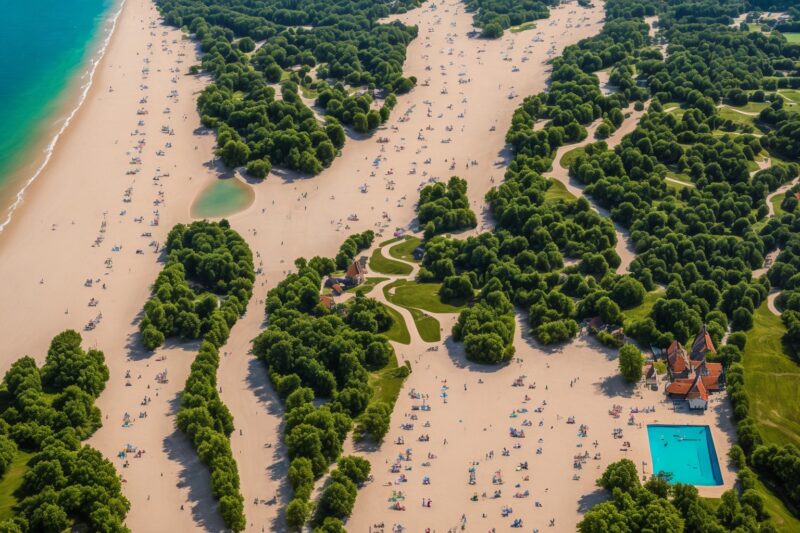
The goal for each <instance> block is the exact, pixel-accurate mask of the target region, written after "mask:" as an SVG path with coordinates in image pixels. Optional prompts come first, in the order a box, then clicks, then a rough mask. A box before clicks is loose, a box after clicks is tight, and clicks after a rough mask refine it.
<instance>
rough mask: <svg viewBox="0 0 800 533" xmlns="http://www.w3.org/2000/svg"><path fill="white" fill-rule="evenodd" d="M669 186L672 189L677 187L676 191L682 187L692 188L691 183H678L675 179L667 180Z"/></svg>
mask: <svg viewBox="0 0 800 533" xmlns="http://www.w3.org/2000/svg"><path fill="white" fill-rule="evenodd" d="M667 187H669V188H671V189H675V191H680V190H681V189H687V188H691V187H692V186H691V185H687V184H686V183H676V182H674V181H667Z"/></svg>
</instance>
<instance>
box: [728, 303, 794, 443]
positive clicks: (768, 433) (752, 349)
mask: <svg viewBox="0 0 800 533" xmlns="http://www.w3.org/2000/svg"><path fill="white" fill-rule="evenodd" d="M785 332H786V328H785V327H784V325H783V322H781V318H780V317H779V316H775V315H773V314H772V313H771V312H770V311H769V309H768V308H767V303H766V302H764V303H763V304H761V307H759V308H758V309H757V310H756V312H755V313H754V314H753V329H751V330H750V331H748V332H747V344H746V346H745V349H744V354H743V357H742V362H743V364H744V368H745V379H744V382H745V391H746V392H747V396H748V397H749V398H750V414H751V415H752V417H753V418H754V419H755V421H756V424H757V425H758V429H759V432H760V433H761V436H762V437H763V439H764V442H766V443H768V444H772V443H774V444H777V445H783V444H787V443H793V444H794V445H796V446H800V394H798V393H797V391H798V390H799V389H800V365H798V364H797V363H796V362H795V361H794V360H792V359H791V358H790V357H789V355H787V354H786V353H785V352H784V351H783V346H782V344H781V337H782V336H783V334H784V333H785Z"/></svg>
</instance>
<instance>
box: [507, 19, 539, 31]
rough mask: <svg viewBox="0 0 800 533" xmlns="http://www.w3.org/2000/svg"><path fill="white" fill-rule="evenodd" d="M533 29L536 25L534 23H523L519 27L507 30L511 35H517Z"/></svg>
mask: <svg viewBox="0 0 800 533" xmlns="http://www.w3.org/2000/svg"><path fill="white" fill-rule="evenodd" d="M535 27H536V23H535V22H525V23H523V24H520V25H519V26H514V27H512V28H509V31H510V32H511V33H519V32H521V31H525V30H532V29H534V28H535Z"/></svg>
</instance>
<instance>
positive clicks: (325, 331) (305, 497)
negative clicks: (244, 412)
mask: <svg viewBox="0 0 800 533" xmlns="http://www.w3.org/2000/svg"><path fill="white" fill-rule="evenodd" d="M372 238H373V235H372V232H366V234H360V235H356V236H354V237H352V238H351V239H352V240H353V242H358V243H360V244H359V246H358V250H357V251H360V250H362V249H365V248H368V247H369V246H370V245H371V243H372ZM353 256H355V252H354V253H353ZM295 267H296V268H297V271H296V272H295V273H292V274H289V275H288V276H287V277H286V279H284V280H283V281H281V282H280V283H279V284H278V286H277V287H275V288H274V289H272V290H271V291H269V293H268V294H267V303H266V311H267V318H268V322H269V324H268V326H267V328H266V329H265V330H264V331H263V332H262V333H261V334H260V335H259V336H258V337H257V338H256V339H255V340H254V341H253V353H254V354H255V355H256V356H257V357H258V358H259V359H261V360H262V361H263V362H264V364H265V365H266V367H267V370H268V372H269V375H270V380H271V381H272V383H273V385H274V386H275V389H276V390H277V392H278V394H279V395H280V396H281V398H283V399H284V402H285V409H286V413H285V427H284V442H285V443H286V446H287V449H288V453H289V459H290V461H291V463H290V466H289V482H290V484H291V486H292V489H293V490H294V498H293V499H292V501H291V502H290V503H289V505H288V507H287V508H286V520H287V525H288V526H289V527H290V528H292V529H300V528H301V527H302V526H303V525H304V524H305V523H306V522H307V521H308V520H309V518H310V517H311V512H312V509H313V508H314V504H313V503H312V502H311V501H310V498H311V492H312V489H313V487H314V481H315V480H316V479H318V478H320V477H322V476H323V475H324V474H325V473H326V472H327V470H328V467H329V466H330V464H332V463H334V462H336V461H337V460H338V469H337V470H335V471H334V472H333V473H332V474H331V479H332V482H331V483H330V484H328V485H327V487H326V489H325V490H324V491H323V493H322V495H321V497H320V501H319V503H318V504H317V508H316V509H317V510H316V513H315V515H314V517H313V521H314V524H315V525H317V526H320V527H323V528H334V529H335V528H337V527H338V528H341V520H342V519H346V518H347V516H349V514H350V512H351V511H352V507H353V503H354V501H355V495H356V494H355V492H356V488H357V485H358V484H359V483H362V482H363V481H364V480H365V479H366V475H362V476H355V477H354V476H348V478H349V480H350V481H349V482H348V481H347V480H345V479H344V478H343V477H342V475H341V474H342V469H343V461H344V462H345V464H346V463H347V462H349V461H351V460H350V459H348V458H345V459H340V458H339V456H340V455H341V452H342V444H343V442H344V439H345V438H346V436H347V435H348V433H349V432H350V430H351V429H352V428H353V425H354V421H356V422H357V424H358V427H357V430H358V434H359V435H360V436H362V437H363V436H368V437H370V438H371V439H373V440H375V441H380V440H382V439H383V437H384V435H385V434H386V432H387V431H388V430H389V417H390V415H391V412H392V407H393V405H394V401H395V399H396V398H397V393H398V391H399V387H400V384H401V383H402V380H403V378H404V377H405V376H407V375H408V372H409V368H408V367H407V366H399V367H398V366H397V359H396V356H395V353H394V349H393V348H392V346H391V344H390V343H389V340H388V338H387V337H386V335H385V334H386V333H387V332H389V331H390V330H391V329H392V327H393V326H394V325H395V324H396V318H395V317H394V316H393V314H394V315H396V313H392V312H391V310H390V309H388V308H387V307H385V306H384V305H382V304H380V303H379V302H377V301H375V300H372V299H369V298H367V297H366V296H364V295H363V293H361V292H356V297H355V298H353V299H350V300H348V301H347V302H346V303H344V304H340V305H334V306H332V307H329V306H326V305H324V303H323V302H321V300H320V290H321V285H322V276H325V275H329V274H331V273H332V272H333V269H334V261H333V260H331V259H328V258H321V257H315V258H312V259H311V260H308V261H306V260H305V259H298V260H296V261H295ZM400 320H401V322H402V318H401V319H400ZM403 327H405V325H403ZM406 335H408V333H407V332H406ZM320 400H321V401H320ZM352 461H356V459H352ZM358 461H363V459H359V460H357V461H356V462H358ZM368 466H369V465H368V463H367V465H366V467H367V468H366V472H367V473H368V471H369V470H368ZM348 468H349V467H348ZM362 478H363V479H362ZM334 529H326V530H334ZM335 530H339V529H335Z"/></svg>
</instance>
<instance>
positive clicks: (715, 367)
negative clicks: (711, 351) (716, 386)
mask: <svg viewBox="0 0 800 533" xmlns="http://www.w3.org/2000/svg"><path fill="white" fill-rule="evenodd" d="M706 368H707V369H708V375H709V376H716V377H719V376H721V375H722V363H706Z"/></svg>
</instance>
